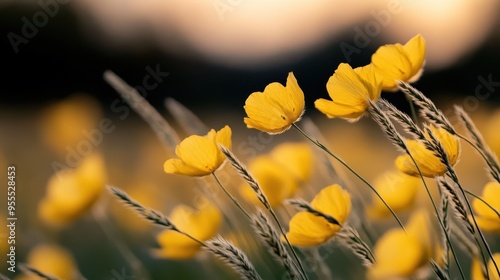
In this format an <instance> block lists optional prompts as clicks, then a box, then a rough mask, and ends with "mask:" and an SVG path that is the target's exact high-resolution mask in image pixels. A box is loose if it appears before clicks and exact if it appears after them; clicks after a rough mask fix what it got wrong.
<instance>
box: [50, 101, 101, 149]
mask: <svg viewBox="0 0 500 280" xmlns="http://www.w3.org/2000/svg"><path fill="white" fill-rule="evenodd" d="M101 115H102V113H101V108H100V106H99V103H98V102H97V101H96V100H95V99H93V98H91V97H90V96H88V95H83V94H75V95H72V96H70V97H68V98H67V99H65V100H63V101H60V102H58V103H55V104H53V105H51V106H49V107H48V108H46V110H44V112H43V114H42V118H41V133H42V137H43V139H44V141H45V143H46V144H47V145H48V146H49V147H50V148H51V149H53V150H55V151H56V152H59V153H61V154H63V155H65V154H66V153H68V151H67V150H66V147H73V148H74V147H76V145H77V144H78V142H79V141H82V140H83V139H86V138H88V137H89V136H88V135H91V133H90V131H91V130H93V129H99V125H100V124H99V120H100V119H101ZM86 134H87V135H86Z"/></svg>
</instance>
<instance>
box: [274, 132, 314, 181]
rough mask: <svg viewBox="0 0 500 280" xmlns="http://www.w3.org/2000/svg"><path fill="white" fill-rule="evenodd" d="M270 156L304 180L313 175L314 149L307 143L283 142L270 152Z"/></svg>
mask: <svg viewBox="0 0 500 280" xmlns="http://www.w3.org/2000/svg"><path fill="white" fill-rule="evenodd" d="M270 156H271V157H272V158H273V160H274V161H276V162H278V163H279V164H281V165H282V166H283V167H285V168H286V169H288V170H290V172H292V173H293V175H294V176H295V177H296V178H298V179H300V180H302V181H306V180H307V179H308V178H309V176H310V175H311V172H312V167H313V151H312V149H311V146H310V145H309V144H307V143H291V142H285V143H282V144H280V145H278V146H276V147H275V148H274V149H273V150H272V151H271V152H270Z"/></svg>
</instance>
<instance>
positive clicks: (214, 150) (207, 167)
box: [163, 125, 231, 176]
mask: <svg viewBox="0 0 500 280" xmlns="http://www.w3.org/2000/svg"><path fill="white" fill-rule="evenodd" d="M219 144H220V145H222V146H224V147H226V148H228V149H230V148H231V128H230V127H229V126H227V125H226V126H225V127H223V128H222V129H221V130H219V131H217V132H215V130H213V129H212V130H210V131H209V132H208V134H207V135H205V136H199V135H191V136H189V137H187V138H186V139H184V140H182V142H181V143H180V144H179V145H177V147H176V148H175V154H176V155H177V157H178V158H171V159H168V160H167V161H166V162H165V164H164V165H163V168H164V170H165V172H166V173H170V174H181V175H187V176H206V175H209V174H211V173H213V172H215V171H216V170H217V169H218V168H219V167H220V166H221V165H222V163H224V161H225V160H226V156H225V155H224V154H223V153H222V151H221V150H220V148H219V146H218V145H219Z"/></svg>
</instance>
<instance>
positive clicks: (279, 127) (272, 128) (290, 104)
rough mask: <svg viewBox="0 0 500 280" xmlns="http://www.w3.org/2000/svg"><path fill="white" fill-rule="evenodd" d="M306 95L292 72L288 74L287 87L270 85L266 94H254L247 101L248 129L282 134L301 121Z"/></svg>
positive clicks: (265, 90)
mask: <svg viewBox="0 0 500 280" xmlns="http://www.w3.org/2000/svg"><path fill="white" fill-rule="evenodd" d="M304 105H305V101H304V93H303V92H302V89H300V87H299V84H298V83H297V79H295V76H294V75H293V73H292V72H290V73H289V74H288V78H287V80H286V87H285V86H283V85H282V84H280V83H277V82H274V83H270V84H269V85H268V86H267V87H266V88H265V89H264V92H254V93H252V94H250V96H248V98H247V100H246V101H245V106H244V107H243V108H244V109H245V112H246V114H247V116H248V117H247V118H244V122H245V124H246V125H247V127H248V128H255V129H258V130H260V131H264V132H267V133H269V134H277V133H282V132H284V131H286V130H287V129H289V128H290V126H291V125H292V124H293V123H294V122H297V121H299V120H300V117H301V116H302V114H303V112H304Z"/></svg>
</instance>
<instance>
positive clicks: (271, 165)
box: [240, 155, 299, 207]
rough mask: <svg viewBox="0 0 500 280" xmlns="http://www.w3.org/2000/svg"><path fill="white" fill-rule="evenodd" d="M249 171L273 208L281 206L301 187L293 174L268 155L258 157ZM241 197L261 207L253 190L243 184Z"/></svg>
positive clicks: (251, 163) (249, 165)
mask: <svg viewBox="0 0 500 280" xmlns="http://www.w3.org/2000/svg"><path fill="white" fill-rule="evenodd" d="M248 170H249V171H250V173H251V174H252V175H253V176H254V178H255V179H256V180H257V182H258V183H259V185H260V187H261V189H262V191H263V192H264V194H265V195H266V197H267V199H268V201H269V204H270V205H271V207H276V206H279V205H281V203H282V202H283V200H284V199H287V198H290V197H292V196H293V195H294V194H295V191H296V190H297V188H298V187H299V185H298V182H297V180H296V179H295V178H294V176H293V174H292V173H291V172H290V171H288V170H287V169H285V168H284V167H283V166H281V165H280V164H279V163H277V162H276V161H274V160H273V159H272V158H271V157H269V156H267V155H262V156H258V157H256V158H255V159H253V160H252V161H251V162H250V163H249V164H248ZM240 193H241V196H242V197H243V198H244V199H245V200H247V201H248V202H250V203H253V204H255V205H261V202H260V201H259V200H258V198H257V195H256V194H255V192H254V191H253V189H252V188H251V187H250V186H249V185H248V184H247V183H243V186H242V188H241V189H240Z"/></svg>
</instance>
